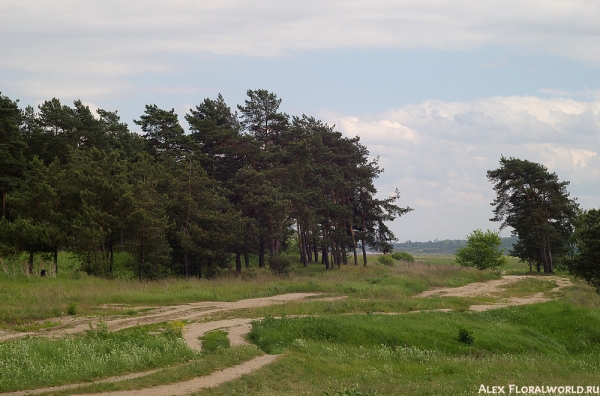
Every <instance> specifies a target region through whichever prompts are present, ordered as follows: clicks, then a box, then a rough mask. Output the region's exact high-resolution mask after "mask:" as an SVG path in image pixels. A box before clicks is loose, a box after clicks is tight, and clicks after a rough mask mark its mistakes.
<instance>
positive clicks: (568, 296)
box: [0, 256, 600, 395]
mask: <svg viewBox="0 0 600 396" xmlns="http://www.w3.org/2000/svg"><path fill="white" fill-rule="evenodd" d="M61 259H62V260H64V261H63V262H62V263H59V265H60V266H61V269H62V270H61V271H59V274H58V276H56V277H45V278H41V277H39V276H27V275H25V274H24V273H22V272H21V273H19V268H18V266H19V265H20V264H19V263H13V264H12V267H10V266H9V265H8V264H7V263H4V267H5V269H4V271H0V298H1V299H2V301H3V304H1V305H0V326H2V328H4V329H5V330H28V331H32V330H37V329H41V328H44V327H51V326H54V325H55V324H56V320H58V319H61V318H62V319H66V318H70V317H82V316H94V317H96V318H102V317H105V318H114V317H135V316H136V315H142V314H143V313H144V312H147V310H148V307H150V306H163V305H171V304H181V303H187V302H194V301H210V300H214V301H235V300H239V299H244V298H253V297H264V296H271V295H277V294H282V293H288V292H321V293H325V295H331V296H337V295H339V296H341V295H343V296H347V298H345V299H341V300H333V301H317V300H310V299H309V300H308V301H292V302H288V303H285V304H280V305H272V306H268V307H262V308H255V309H240V310H236V311H228V312H223V313H221V314H217V315H214V316H213V318H212V319H213V320H214V319H221V318H233V317H244V318H263V317H266V318H265V319H263V320H257V321H255V322H254V324H253V328H252V332H251V334H250V336H249V339H250V340H251V341H252V342H253V344H254V345H251V346H243V347H232V348H230V347H229V344H228V342H227V339H226V338H225V334H224V333H223V332H221V331H216V332H212V333H207V334H206V335H205V336H204V338H203V342H204V343H206V345H207V346H208V348H207V350H206V351H205V352H203V353H202V354H198V353H196V352H193V351H191V350H190V349H189V348H187V346H186V345H185V343H183V341H182V339H181V336H180V334H178V332H177V330H176V329H174V330H169V329H170V327H169V326H170V325H169V324H167V323H163V324H157V325H151V326H139V327H134V328H131V329H127V330H122V331H119V332H116V333H112V332H107V331H105V330H103V329H102V328H101V327H100V328H96V329H94V330H92V331H90V332H88V334H86V335H82V336H76V337H71V338H65V339H61V340H47V339H44V338H38V337H30V338H27V339H22V340H18V341H11V342H3V343H0V366H1V367H0V392H1V391H9V390H16V389H25V388H35V387H41V386H48V385H58V384H65V383H71V382H81V381H89V380H93V379H96V378H103V377H107V376H112V375H119V374H123V373H127V372H136V371H143V370H149V369H152V368H162V370H160V371H159V372H157V373H155V374H152V375H150V376H149V377H144V378H143V379H132V380H128V381H122V382H118V383H111V384H96V385H90V386H87V387H85V388H81V389H78V390H77V391H73V390H71V391H68V392H66V391H64V392H62V393H61V392H55V393H52V394H71V393H93V392H100V391H107V390H118V389H139V388H141V387H144V386H149V385H158V384H166V383H174V382H177V381H183V380H186V379H190V378H193V377H195V376H198V375H202V374H206V373H209V372H211V371H214V370H216V369H218V368H223V367H227V366H231V365H234V364H237V363H240V362H243V361H246V360H249V359H250V358H252V357H254V356H257V355H258V354H261V353H263V352H265V353H270V354H271V353H282V354H283V356H282V357H280V358H279V359H278V360H277V361H276V362H275V363H273V364H270V365H268V366H266V367H264V368H262V369H260V370H259V371H257V372H256V373H253V374H252V375H248V376H244V377H242V378H241V379H238V380H235V381H231V382H229V383H226V384H224V385H221V386H218V387H215V388H211V389H206V390H204V391H201V392H199V393H198V394H201V395H230V394H248V395H265V394H266V395H271V394H272V395H279V394H286V395H301V394H306V395H324V394H329V395H361V394H362V395H388V394H389V395H394V394H406V395H432V394H439V395H460V394H465V395H467V394H468V395H470V394H477V393H478V390H479V386H480V385H481V384H485V385H489V386H494V385H502V386H507V385H508V384H518V385H539V386H541V385H550V386H552V385H557V386H560V385H580V384H581V385H598V383H597V378H598V374H600V297H599V296H598V295H597V294H596V293H595V292H594V291H593V290H592V289H591V288H589V287H587V286H585V285H583V284H581V283H578V282H576V281H575V286H573V287H570V288H567V289H564V290H563V291H561V292H560V293H559V294H558V295H556V296H554V297H558V299H556V300H554V301H549V302H545V303H542V304H535V305H529V306H520V307H509V308H502V309H496V310H491V311H486V312H470V311H468V307H469V306H470V305H471V304H477V303H481V302H485V303H488V302H494V301H499V300H500V299H502V298H507V297H524V296H528V295H532V294H534V293H539V292H541V293H547V292H548V291H549V290H551V289H552V288H554V287H555V286H556V283H555V282H553V281H552V280H547V279H545V277H544V276H539V277H536V278H529V279H526V280H522V281H519V282H516V283H512V284H510V285H507V286H506V287H504V288H503V289H502V292H501V293H499V294H498V296H497V297H496V296H494V297H432V298H414V296H415V295H416V294H418V293H420V292H422V291H424V290H427V289H428V288H430V287H458V286H462V285H465V284H468V283H471V282H476V281H485V280H490V279H498V278H499V277H500V276H501V275H500V274H499V273H495V272H489V271H477V270H470V269H463V268H460V267H458V266H457V265H455V264H453V258H452V256H420V257H417V261H416V263H414V264H398V265H395V266H384V265H379V264H377V263H376V260H375V259H374V257H373V258H372V260H370V262H369V266H368V267H367V268H363V267H362V266H359V267H354V266H342V267H341V268H339V269H337V268H336V269H334V270H329V271H326V270H324V269H323V267H322V266H321V265H317V264H312V265H310V266H309V267H308V268H304V267H301V266H295V267H294V268H292V270H291V271H290V274H289V275H288V276H285V277H280V276H275V275H273V274H271V273H270V272H269V271H267V270H259V269H258V268H252V269H251V270H250V271H246V272H245V273H244V275H243V276H241V277H238V276H237V275H236V274H235V273H234V272H230V271H227V270H225V271H224V272H223V273H221V274H220V275H219V276H218V277H217V278H216V279H213V280H203V279H167V280H160V281H155V282H138V281H135V280H131V279H127V277H126V273H125V272H124V273H123V277H118V278H116V279H102V278H95V277H89V276H86V275H83V274H81V273H79V272H76V271H75V267H74V266H73V265H72V264H70V262H69V259H68V258H67V257H64V256H62V257H61ZM38 265H39V264H38ZM42 265H43V264H42ZM502 270H503V271H504V272H505V273H508V274H526V273H527V272H528V270H529V268H528V267H527V266H525V265H523V264H520V263H518V262H516V260H513V259H511V260H510V261H509V264H508V265H507V266H506V267H505V268H502ZM560 275H561V276H567V275H566V274H560ZM441 308H445V309H453V311H452V312H434V311H433V310H436V309H441ZM418 311H429V312H418ZM410 312H413V313H411V314H410V315H387V314H385V313H398V314H401V313H410ZM282 315H284V316H283V317H281V316H282ZM295 315H308V316H307V317H295ZM51 318H52V320H50V319H51ZM461 334H462V335H461ZM261 351H262V352H261ZM27 362H29V363H27ZM40 373H41V374H40Z"/></svg>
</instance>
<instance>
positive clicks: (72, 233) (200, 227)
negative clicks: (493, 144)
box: [0, 90, 412, 279]
mask: <svg viewBox="0 0 600 396" xmlns="http://www.w3.org/2000/svg"><path fill="white" fill-rule="evenodd" d="M280 104H281V99H279V98H278V97H277V96H276V95H275V94H274V93H271V92H268V91H266V90H248V91H247V99H246V100H245V103H244V104H243V105H238V106H237V111H232V110H231V108H230V107H229V106H228V105H227V104H226V103H225V101H224V99H223V97H222V96H221V95H219V96H218V97H217V98H216V99H208V98H207V99H204V101H202V102H201V103H200V104H199V105H197V106H196V107H195V108H193V109H190V111H189V113H188V114H186V115H185V117H184V118H185V121H186V122H187V126H188V131H189V133H186V132H185V129H184V128H183V126H182V125H181V123H180V121H179V117H178V115H177V114H176V113H175V111H174V110H173V109H171V110H165V109H161V108H159V107H157V106H156V105H146V107H145V111H144V113H143V114H142V115H141V116H140V117H139V119H137V120H135V121H134V122H135V124H137V125H138V126H139V127H140V129H141V130H142V132H143V134H137V133H134V132H132V131H131V130H130V129H129V127H128V125H127V124H125V123H123V122H121V120H120V118H119V115H118V113H117V112H116V111H114V112H111V111H107V110H102V109H99V110H97V112H96V113H97V114H93V113H92V111H91V110H90V109H89V107H87V106H85V105H83V104H82V102H81V101H79V100H77V101H75V102H74V103H73V106H67V105H64V104H62V103H61V102H60V101H59V100H58V99H56V98H54V99H52V100H48V101H45V102H43V103H42V104H41V105H39V106H38V107H37V109H35V108H33V107H31V106H28V107H26V108H25V109H21V108H19V106H18V102H17V101H15V100H12V99H10V98H8V97H6V96H3V95H2V94H0V194H1V197H0V198H1V202H2V214H1V221H0V249H1V252H0V253H2V254H3V255H11V254H12V255H18V254H22V253H24V252H25V253H27V254H28V262H29V268H30V270H33V260H34V256H35V255H36V254H44V255H49V256H50V257H52V258H53V262H54V270H55V271H57V270H58V268H57V256H58V252H59V251H68V252H70V253H72V254H73V255H74V256H76V257H77V258H78V260H79V261H80V263H81V269H83V270H84V271H86V272H88V273H90V274H95V275H105V276H106V275H108V276H110V275H111V274H112V273H113V271H114V254H115V252H117V251H119V252H120V251H124V252H128V253H130V254H131V255H132V257H134V259H135V271H136V273H137V276H138V277H139V278H140V279H143V278H156V277H160V276H168V275H175V276H185V277H188V276H199V277H211V276H213V275H214V274H215V273H216V272H218V271H219V270H220V269H221V268H224V267H228V266H230V265H232V264H230V261H231V262H233V261H235V268H236V271H238V272H241V271H242V268H243V267H244V266H245V267H248V266H249V262H250V261H249V257H250V255H256V256H258V262H259V266H260V267H265V266H268V267H270V268H272V269H274V270H277V269H278V268H280V267H281V266H282V265H285V260H284V259H283V258H282V257H281V255H280V252H281V251H282V250H283V249H284V248H286V247H287V246H286V245H287V244H289V243H290V241H292V240H296V241H297V243H296V244H295V245H297V246H296V248H297V251H298V253H299V255H300V260H301V263H302V264H303V265H305V266H306V265H308V263H310V262H320V263H322V264H323V265H324V266H325V267H326V268H327V269H331V268H333V267H334V266H336V265H337V266H340V265H342V264H348V263H351V264H354V265H358V263H359V256H360V255H362V264H363V265H366V263H367V261H366V252H365V248H366V246H367V245H368V246H371V247H372V248H374V249H377V250H380V251H383V252H389V251H391V250H392V244H391V242H392V241H394V240H395V238H394V235H393V233H392V232H391V230H390V229H389V228H388V227H387V226H386V222H387V221H391V220H393V219H394V218H396V217H398V216H401V215H403V214H405V213H407V212H409V211H411V210H412V209H411V208H409V207H400V206H398V205H397V200H398V198H399V194H398V192H396V194H395V195H393V196H392V197H390V198H387V199H379V198H376V193H377V190H376V189H375V187H374V184H373V182H374V180H375V179H376V178H377V177H378V175H379V174H380V173H381V172H382V171H383V170H382V169H381V168H380V167H379V165H378V163H377V160H370V159H369V152H368V150H367V148H366V147H365V146H364V145H362V144H361V143H360V141H359V138H358V137H355V138H346V137H343V136H342V134H341V133H340V132H338V131H336V130H335V129H334V127H332V126H329V125H327V124H325V123H323V122H321V121H320V120H317V119H315V118H314V117H309V116H306V115H302V116H291V117H290V116H289V115H288V114H285V113H282V112H280V110H279V107H280ZM357 250H362V252H360V251H359V252H357ZM242 261H243V262H244V264H245V265H243V264H242Z"/></svg>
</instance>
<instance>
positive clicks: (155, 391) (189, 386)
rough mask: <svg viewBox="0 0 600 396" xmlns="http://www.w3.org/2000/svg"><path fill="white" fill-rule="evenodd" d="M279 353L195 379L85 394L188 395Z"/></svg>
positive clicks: (252, 368)
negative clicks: (134, 388)
mask: <svg viewBox="0 0 600 396" xmlns="http://www.w3.org/2000/svg"><path fill="white" fill-rule="evenodd" d="M278 357H279V355H263V356H259V357H256V358H254V359H252V360H249V361H247V362H244V363H242V364H239V365H237V366H234V367H229V368H226V369H224V370H221V371H217V372H214V373H212V374H210V375H207V376H204V377H199V378H194V379H193V380H189V381H185V382H178V383H176V384H171V385H161V386H155V387H153V388H146V389H139V390H130V391H117V392H106V393H92V394H89V395H84V396H109V395H110V396H133V395H144V396H163V395H165V396H167V395H168V396H170V395H187V394H190V393H192V392H195V391H198V390H200V389H203V388H209V387H212V386H217V385H220V384H222V383H223V382H227V381H231V380H233V379H237V378H240V377H241V376H242V375H244V374H249V373H251V372H253V371H255V370H257V369H259V368H261V367H262V366H264V365H266V364H269V363H271V362H273V361H274V360H275V359H277V358H278Z"/></svg>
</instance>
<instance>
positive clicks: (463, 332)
mask: <svg viewBox="0 0 600 396" xmlns="http://www.w3.org/2000/svg"><path fill="white" fill-rule="evenodd" d="M458 342H460V343H463V344H467V345H473V342H475V337H473V333H472V332H470V331H469V330H467V329H459V330H458Z"/></svg>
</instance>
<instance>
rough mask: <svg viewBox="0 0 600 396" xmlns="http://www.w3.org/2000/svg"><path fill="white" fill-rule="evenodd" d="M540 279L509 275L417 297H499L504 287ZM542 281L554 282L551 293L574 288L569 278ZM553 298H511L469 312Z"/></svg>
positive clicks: (473, 306)
mask: <svg viewBox="0 0 600 396" xmlns="http://www.w3.org/2000/svg"><path fill="white" fill-rule="evenodd" d="M530 278H534V279H538V278H537V277H532V276H527V275H507V276H503V277H502V279H494V280H491V281H487V282H475V283H469V284H468V285H465V286H461V287H446V288H438V289H433V290H426V291H424V292H423V293H421V294H418V295H416V296H415V297H417V298H422V297H431V296H442V297H497V296H495V295H494V294H496V293H501V292H503V291H504V290H503V289H502V286H505V285H509V284H511V283H515V282H518V281H520V280H524V279H530ZM539 279H541V280H547V281H554V282H556V285H557V286H556V287H555V288H554V289H552V290H550V292H551V293H552V292H557V291H560V290H561V289H562V288H565V287H568V286H572V285H573V283H572V282H571V280H570V279H568V278H559V277H556V276H548V277H543V278H539ZM551 299H552V298H550V297H547V296H546V295H544V293H535V294H532V295H530V296H527V297H511V298H508V299H504V300H503V301H501V302H499V303H496V304H478V305H471V307H470V308H469V310H471V311H486V310H488V309H496V308H503V307H508V306H514V305H527V304H536V303H540V302H544V301H549V300H551Z"/></svg>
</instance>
